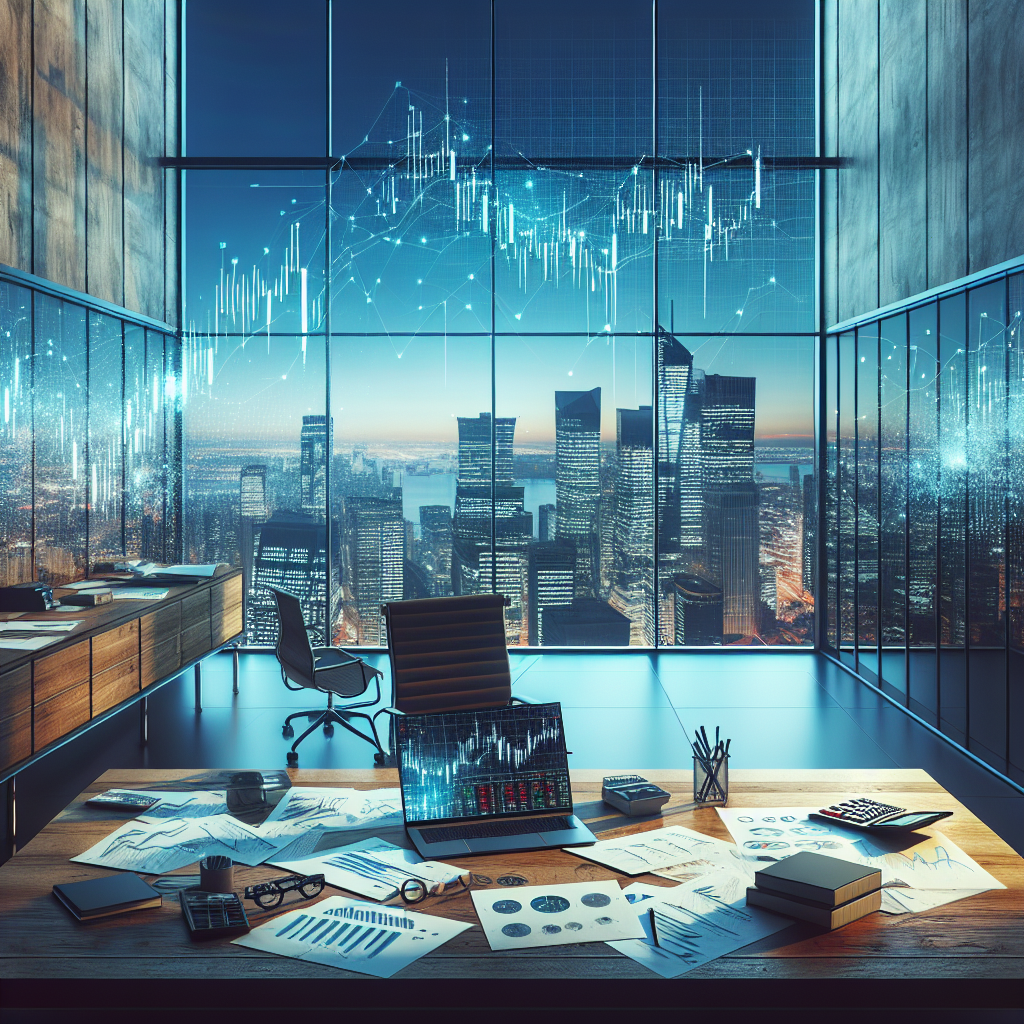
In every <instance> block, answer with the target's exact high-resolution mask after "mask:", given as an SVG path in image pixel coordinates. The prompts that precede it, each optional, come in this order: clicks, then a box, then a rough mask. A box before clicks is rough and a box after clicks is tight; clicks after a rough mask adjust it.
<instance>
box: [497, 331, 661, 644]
mask: <svg viewBox="0 0 1024 1024" xmlns="http://www.w3.org/2000/svg"><path fill="white" fill-rule="evenodd" d="M495 371H496V378H497V389H498V390H497V401H498V414H499V416H503V417H509V418H512V417H514V419H515V422H516V464H517V465H518V466H520V467H521V469H522V472H523V477H524V480H523V482H528V483H529V484H530V485H531V486H530V487H529V488H527V489H526V491H525V500H526V512H527V513H528V514H530V515H532V516H533V524H532V529H531V530H530V544H529V547H528V548H527V550H525V551H524V552H523V557H524V559H525V564H524V565H523V569H524V584H525V587H524V596H523V611H522V627H521V629H522V632H521V635H522V637H523V639H522V641H521V642H522V643H530V644H531V645H537V644H543V645H548V646H551V645H556V646H576V645H584V646H590V645H600V646H611V647H615V646H626V645H628V644H630V643H633V644H645V645H646V644H651V643H653V639H654V580H653V556H654V552H653V489H652V484H653V481H652V475H651V469H652V468H653V455H652V453H651V450H650V449H651V438H652V436H653V435H652V433H651V429H652V427H651V424H652V423H653V414H652V403H651V393H652V390H651V348H650V340H649V339H646V338H639V339H638V338H618V337H615V336H614V335H613V336H611V337H603V338H598V339H588V338H528V337H524V338H499V339H498V344H497V350H496V364H495ZM563 389H564V390H563ZM499 422H500V421H499ZM645 467H646V468H645ZM527 474H528V475H529V480H526V479H525V478H526V476H527ZM499 511H500V510H499ZM552 518H553V520H554V524H553V528H552ZM499 523H500V520H499ZM542 531H543V532H542ZM499 554H500V545H499ZM498 589H499V590H501V586H500V582H499V587H498ZM508 596H512V597H513V601H514V600H515V598H514V595H511V594H509V595H508ZM662 614H664V602H662Z"/></svg>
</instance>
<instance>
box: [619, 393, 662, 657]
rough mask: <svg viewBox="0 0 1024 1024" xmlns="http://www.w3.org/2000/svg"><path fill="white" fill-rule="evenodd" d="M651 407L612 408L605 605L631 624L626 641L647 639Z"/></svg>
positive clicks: (650, 582)
mask: <svg viewBox="0 0 1024 1024" xmlns="http://www.w3.org/2000/svg"><path fill="white" fill-rule="evenodd" d="M653 437H654V423H653V416H652V408H651V406H649V405H642V406H640V408H639V409H617V410H616V456H617V457H616V466H617V469H616V477H615V516H614V543H613V551H614V573H613V585H612V586H613V589H612V596H611V599H610V603H611V604H612V606H613V607H615V608H617V609H618V610H619V611H620V612H622V613H623V614H624V615H625V616H626V617H627V618H628V619H629V620H630V623H631V632H630V636H631V641H632V642H633V643H635V644H643V643H649V644H653V642H654V637H653V635H648V627H649V624H653V614H652V612H651V610H650V609H649V607H648V606H649V605H651V604H652V603H653V601H654V582H653V575H654V574H653V565H654V488H653V468H654V467H653V466H652V464H651V459H652V443H653Z"/></svg>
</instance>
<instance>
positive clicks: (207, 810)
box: [139, 789, 228, 821]
mask: <svg viewBox="0 0 1024 1024" xmlns="http://www.w3.org/2000/svg"><path fill="white" fill-rule="evenodd" d="M157 796H158V797H159V799H158V800H157V802H156V803H155V804H153V806H152V807H147V808H146V809H145V810H144V811H142V812H141V813H140V814H139V819H140V820H141V821H160V820H162V819H164V818H206V817H209V816H210V815H211V814H227V813H228V797H227V793H226V792H225V791H224V790H223V789H219V790H210V791H209V792H205V791H203V790H199V791H197V792H194V793H159V794H157Z"/></svg>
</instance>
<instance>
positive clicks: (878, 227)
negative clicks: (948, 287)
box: [820, 0, 1024, 325]
mask: <svg viewBox="0 0 1024 1024" xmlns="http://www.w3.org/2000/svg"><path fill="white" fill-rule="evenodd" d="M820 2H821V27H822V28H821V31H822V65H821V66H822V75H823V81H822V102H823V106H824V110H823V129H824V130H823V137H822V153H823V155H825V156H841V157H844V158H846V159H847V160H848V161H849V165H848V166H847V167H844V168H843V169H841V170H839V171H832V172H826V173H825V174H824V175H823V188H824V196H823V199H824V204H823V205H824V218H825V223H824V225H823V229H824V232H823V238H824V263H825V277H824V282H823V283H824V289H825V319H826V321H827V323H828V324H829V325H831V324H835V323H838V322H840V321H842V320H846V319H848V318H850V317H853V316H858V315H860V314H863V313H867V312H870V311H871V310H873V309H876V308H878V307H879V306H884V305H887V304H888V303H890V302H897V301H899V300H901V299H904V298H907V297H909V296H911V295H914V294H917V293H918V292H921V291H924V290H926V289H928V288H933V287H936V286H938V285H942V284H946V283H948V282H950V281H954V280H956V279H957V278H960V277H964V276H966V275H967V274H972V273H975V272H976V271H979V270H984V269H985V268H986V267H990V266H993V265H994V264H996V263H1000V262H1002V261H1003V260H1007V259H1011V258H1013V257H1015V256H1019V255H1021V253H1022V252H1024V2H1021V0H820Z"/></svg>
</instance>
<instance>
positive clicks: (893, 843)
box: [853, 832, 1006, 891]
mask: <svg viewBox="0 0 1024 1024" xmlns="http://www.w3.org/2000/svg"><path fill="white" fill-rule="evenodd" d="M906 841H907V840H906V837H904V838H903V839H902V840H900V839H898V838H897V837H895V836H893V837H892V838H890V837H888V836H885V837H882V836H878V835H866V836H862V837H860V838H859V840H858V842H857V843H856V844H855V845H854V846H853V849H854V850H855V851H856V853H857V854H858V855H859V860H860V862H861V863H862V864H867V865H870V866H871V867H877V868H880V869H881V871H882V885H886V886H888V885H897V886H898V885H907V886H910V887H911V888H914V889H974V890H976V891H977V890H985V889H1005V888H1006V886H1005V885H1003V883H1002V882H1000V881H999V880H998V879H997V878H994V877H993V876H992V875H990V874H989V873H988V872H987V871H986V870H985V869H984V868H983V867H982V866H981V865H980V864H978V863H976V862H975V861H974V860H973V859H972V858H971V857H969V856H968V855H967V854H966V853H964V851H963V850H961V849H960V847H959V846H957V845H956V843H954V842H953V840H952V839H948V838H947V837H946V836H944V835H943V834H942V833H941V832H936V833H935V834H934V835H933V836H929V837H928V838H927V839H925V840H923V841H922V842H920V843H917V844H916V845H914V846H911V847H907V848H901V847H902V846H903V843H905V842H906Z"/></svg>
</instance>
